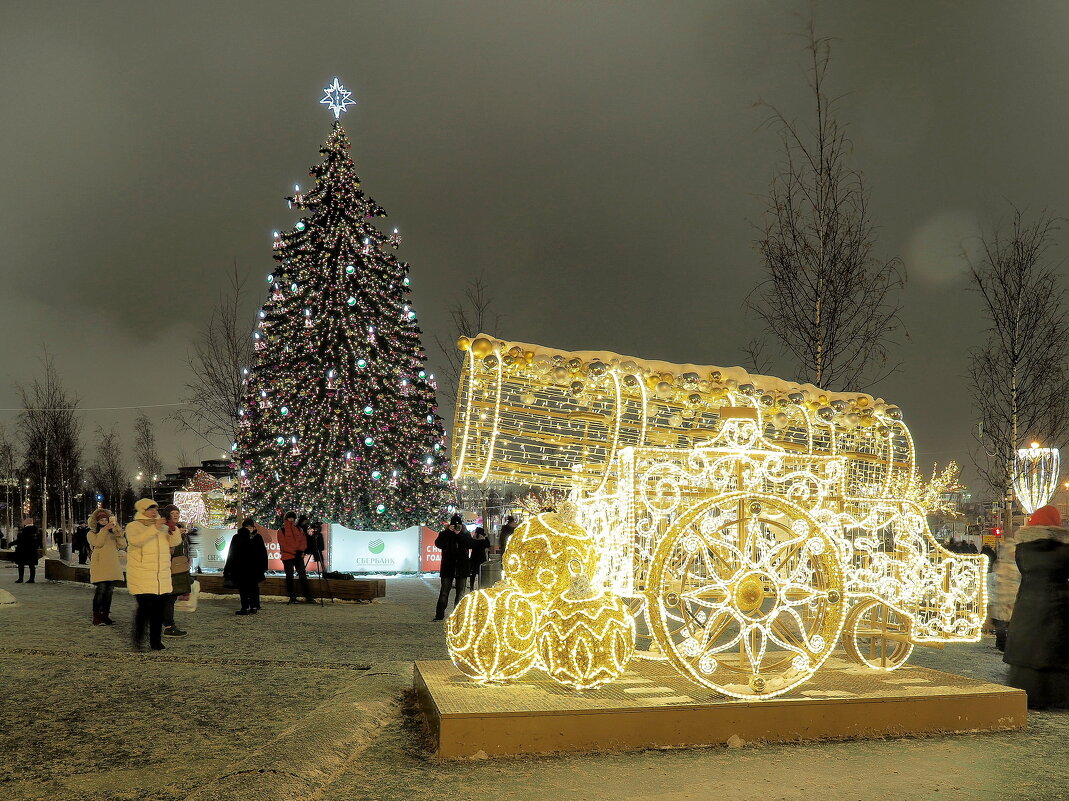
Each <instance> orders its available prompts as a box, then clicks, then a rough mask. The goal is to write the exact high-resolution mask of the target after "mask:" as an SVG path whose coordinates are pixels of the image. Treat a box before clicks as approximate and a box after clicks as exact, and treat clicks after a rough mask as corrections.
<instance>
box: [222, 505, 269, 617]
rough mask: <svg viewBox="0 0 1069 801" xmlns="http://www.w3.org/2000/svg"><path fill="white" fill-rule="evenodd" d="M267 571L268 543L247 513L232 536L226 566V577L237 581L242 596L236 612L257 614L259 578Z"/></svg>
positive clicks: (236, 584) (236, 613)
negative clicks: (266, 543)
mask: <svg viewBox="0 0 1069 801" xmlns="http://www.w3.org/2000/svg"><path fill="white" fill-rule="evenodd" d="M266 572H267V546H266V545H265V544H264V538H263V537H261V536H260V532H259V531H258V530H257V528H256V521H255V520H253V519H252V518H251V517H246V518H245V520H244V521H243V522H242V524H241V528H239V529H238V530H237V533H236V534H235V535H234V537H233V539H231V540H230V552H229V553H228V554H227V556H226V565H225V566H224V567H223V578H225V579H227V580H228V581H231V582H233V583H234V586H236V587H237V588H238V596H239V597H240V598H241V609H239V610H238V611H237V612H235V613H234V614H235V615H255V614H256V613H257V612H259V611H260V582H261V581H263V580H264V574H265V573H266Z"/></svg>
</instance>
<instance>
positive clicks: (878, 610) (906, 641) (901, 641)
mask: <svg viewBox="0 0 1069 801" xmlns="http://www.w3.org/2000/svg"><path fill="white" fill-rule="evenodd" d="M912 625H913V621H912V619H911V618H910V617H909V616H908V615H906V614H903V613H902V612H899V611H898V610H897V609H895V608H894V607H893V606H890V605H889V604H886V603H884V602H883V601H878V600H876V599H875V598H866V599H864V600H862V601H859V602H858V604H857V605H856V606H854V608H853V609H851V610H850V613H849V614H848V615H847V616H846V626H845V628H844V631H843V648H845V649H846V652H847V653H848V654H849V655H850V657H851V659H853V660H854V661H855V662H857V663H858V664H859V665H865V666H866V667H870V668H872V669H874V670H887V671H891V670H894V669H895V668H900V667H902V665H904V664H905V663H906V660H907V659H909V656H910V654H912V653H913V641H912V640H911V639H910V630H911V628H912Z"/></svg>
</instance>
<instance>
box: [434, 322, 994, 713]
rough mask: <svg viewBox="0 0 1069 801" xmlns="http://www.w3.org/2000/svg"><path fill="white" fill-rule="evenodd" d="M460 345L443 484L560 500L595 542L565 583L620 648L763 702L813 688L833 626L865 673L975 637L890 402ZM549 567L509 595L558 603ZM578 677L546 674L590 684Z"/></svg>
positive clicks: (974, 618)
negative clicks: (594, 593)
mask: <svg viewBox="0 0 1069 801" xmlns="http://www.w3.org/2000/svg"><path fill="white" fill-rule="evenodd" d="M459 344H460V346H461V347H462V349H465V350H468V358H467V359H466V361H465V375H464V376H463V379H464V380H462V383H461V386H462V389H461V397H460V399H459V401H458V409H457V426H456V430H455V434H454V449H455V450H456V451H457V453H458V454H459V455H460V458H457V460H456V462H457V464H458V470H457V473H458V476H460V475H462V474H467V475H470V476H473V477H478V478H481V479H484V480H485V479H486V478H487V477H489V478H502V479H506V480H512V481H524V482H526V483H530V484H534V485H536V486H541V487H547V488H560V489H568V490H570V491H571V493H572V498H573V499H574V503H575V505H576V507H577V515H576V517H577V521H578V523H579V524H580V527H581V529H583V530H585V532H587V533H589V535H591V536H590V537H589V540H588V541H589V543H590V547H591V548H593V549H594V550H595V561H596V565H594V566H593V567H588V566H584V567H583V570H582V572H583V574H584V575H589V576H591V577H592V578H593V581H594V585H595V590H598V589H601V590H603V591H605V592H607V593H611V594H613V595H615V596H619V597H620V598H622V599H623V600H624V601H625V602H626V604H627V607H628V608H629V609H630V611H631V613H632V614H633V615H634V620H635V630H634V631H635V636H636V642H637V648H638V652H637V653H638V655H640V656H642V657H644V658H661V659H668V660H670V661H671V662H672V664H673V665H675V666H676V667H677V668H678V669H679V670H680V671H681V672H682V673H683V674H684V675H687V676H688V677H690V678H691V679H693V680H694V681H696V682H698V683H700V684H703V685H705V686H707V687H711V688H714V689H716V690H718V691H720V692H722V693H725V694H727V695H731V696H736V697H740V698H769V697H774V696H775V695H779V694H782V693H784V692H788V691H789V690H790V689H792V688H794V687H797V686H799V685H800V684H801V683H803V682H804V681H806V680H807V679H808V678H809V677H810V676H812V675H813V673H814V672H815V671H816V670H818V669H819V668H820V666H821V665H822V664H823V662H824V660H825V659H826V658H827V656H828V654H829V653H830V651H831V649H832V648H834V647H835V645H836V643H837V642H838V641H839V639H840V634H841V636H842V641H843V643H844V646H845V647H846V648H847V652H848V654H849V655H851V656H852V657H853V658H854V660H855V661H857V662H858V663H859V664H861V665H864V666H867V667H870V668H873V669H880V670H893V669H895V668H896V667H899V666H900V665H901V664H903V663H904V662H905V660H906V659H907V658H908V657H909V655H910V653H911V651H912V647H913V645H914V644H915V643H926V642H952V641H961V640H976V639H978V638H979V635H980V628H981V626H982V624H983V621H984V610H985V606H986V599H985V597H984V567H985V562H984V559H983V558H982V557H979V556H970V555H960V554H953V553H950V552H949V551H946V550H945V549H943V548H942V547H941V546H939V545H938V543H937V542H936V541H935V539H934V538H933V537H932V536H931V533H930V532H929V531H928V528H927V524H926V522H925V517H924V512H925V510H924V509H922V508H921V507H920V506H919V505H917V503H916V502H915V501H916V497H917V496H916V495H915V493H912V492H911V491H910V490H909V487H912V486H913V484H914V483H915V482H914V477H915V470H914V465H915V459H914V450H913V442H912V439H911V437H910V435H909V431H908V429H907V428H906V426H905V425H904V424H903V423H902V422H901V412H900V411H899V410H898V408H897V407H895V406H892V405H889V404H887V403H885V402H884V401H883V400H881V399H879V398H872V397H871V396H868V395H860V394H857V393H839V394H835V393H826V392H824V391H822V390H819V389H818V388H816V387H811V386H808V385H807V386H799V385H797V384H790V383H788V382H784V381H780V380H779V379H775V378H770V377H767V376H750V375H749V374H747V373H745V372H744V371H742V370H740V369H739V368H732V369H724V368H709V367H695V366H693V365H686V366H682V367H681V366H678V365H669V364H667V363H661V362H639V361H638V360H635V359H629V358H628V357H624V356H617V355H616V354H611V353H555V352H552V351H547V350H546V349H544V348H540V347H538V346H534V345H522V344H518V343H517V344H510V343H505V342H501V341H498V340H493V339H491V338H489V337H485V336H480V337H478V338H476V339H475V340H468V339H466V338H464V339H462V340H461V341H460V343H459ZM555 528H559V526H553V525H551V526H548V527H546V526H541V527H540V531H541V533H539V534H538V535H537V536H535V537H533V538H532V545H535V544H537V545H538V549H539V552H540V553H544V554H547V555H550V556H552V555H553V554H558V555H559V554H565V553H567V552H568V550H569V546H568V543H569V542H575V543H577V542H578V541H579V540H578V539H576V537H574V536H570V535H568V536H563V535H562V537H563V538H562V539H561V540H560V542H556V540H555V539H554V537H555V536H556V535H554V533H553V531H554V529H555ZM547 531H548V534H547V533H546V532H547ZM543 535H545V536H543ZM583 536H584V537H585V536H586V535H585V534H584V535H583ZM540 537H541V538H542V539H545V540H546V541H545V542H544V543H541V544H538V541H539V538H540ZM579 539H582V538H579ZM513 542H519V541H517V540H516V539H515V538H514V540H513ZM511 550H512V546H511V545H510V551H511ZM533 554H534V551H532V555H533ZM517 555H518V554H517ZM509 559H510V556H509V554H506V564H505V569H506V572H507V573H508V572H510V568H509V564H508V562H509ZM514 561H515V560H514ZM560 561H561V560H558V559H556V558H541V557H540V558H535V559H534V560H533V561H532V562H530V564H528V563H527V562H517V563H516V565H515V570H514V571H513V572H515V576H516V580H517V584H518V585H522V584H523V583H524V581H526V578H525V577H524V576H525V575H526V574H527V573H529V572H530V570H531V569H534V570H535V573H534V574H533V575H538V576H539V577H540V578H539V585H540V586H539V588H538V591H537V595H538V604H539V606H540V608H543V609H545V608H550V607H552V606H553V604H554V603H556V602H557V600H559V599H560V598H562V597H563V593H564V589H563V587H564V584H563V580H564V578H565V576H566V575H567V573H568V571H569V570H570V569H571V568H570V567H569V566H563V565H562V564H558V562H560ZM571 561H576V560H575V559H574V558H569V562H571ZM580 561H581V560H580ZM547 571H548V572H547ZM554 571H556V572H557V574H558V575H557V578H555V579H554V578H553V576H552V573H553V572H554ZM525 592H535V590H534V589H530V590H525ZM532 597H533V596H532ZM614 603H615V602H614ZM611 605H614V604H610V606H611ZM562 630H563V629H562ZM567 630H569V631H570V630H572V629H571V627H568V629H567ZM577 636H578V635H577ZM558 639H559V638H558ZM580 639H582V637H580ZM555 647H556V649H557V652H559V653H561V654H563V653H564V652H563V651H560V646H559V644H558V645H557V646H555ZM564 661H567V660H564ZM543 662H544V658H543ZM561 664H563V662H561ZM569 664H571V663H569ZM580 673H582V674H584V675H585V670H578V669H577V668H576V667H575V666H574V665H572V667H569V668H567V669H566V670H564V671H563V672H562V674H561V675H563V676H565V677H566V678H565V679H564V680H565V681H566V682H570V683H571V684H570V686H573V685H574V686H590V685H589V684H585V682H587V681H588V680H590V679H589V678H584V677H583V676H581V675H579V674H580ZM600 675H601V677H602V678H603V677H604V675H605V674H600ZM599 680H600V679H599Z"/></svg>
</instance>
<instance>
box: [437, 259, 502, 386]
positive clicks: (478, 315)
mask: <svg viewBox="0 0 1069 801" xmlns="http://www.w3.org/2000/svg"><path fill="white" fill-rule="evenodd" d="M493 307H494V299H493V294H492V292H491V291H490V287H489V285H488V284H487V283H486V279H485V278H484V277H483V275H482V274H480V275H477V276H476V277H475V278H472V279H471V280H470V281H469V282H468V284H467V286H466V287H465V288H464V294H463V296H462V297H460V298H457V299H456V301H455V302H454V303H453V306H452V308H450V310H449V315H450V317H451V318H452V321H453V327H452V331H451V333H452V339H448V340H446V341H443V340H442V338H441V337H439V336H437V335H436V336H435V337H434V342H435V344H436V345H437V346H438V350H439V351H440V352H441V354H442V356H443V358H444V359H445V365H446V371H445V374H444V375H443V376H442V380H441V381H440V382H439V383H440V384H442V385H443V386H444V388H445V390H446V391H447V392H448V393H449V398H450V400H451V401H452V402H456V397H457V388H458V387H459V386H460V371H461V368H462V367H463V366H464V354H463V353H462V352H461V351H459V350H457V340H458V339H460V337H464V336H469V337H470V336H475V335H476V334H479V333H487V334H498V328H500V326H501V315H500V313H498V312H497V311H496V310H494V308H493Z"/></svg>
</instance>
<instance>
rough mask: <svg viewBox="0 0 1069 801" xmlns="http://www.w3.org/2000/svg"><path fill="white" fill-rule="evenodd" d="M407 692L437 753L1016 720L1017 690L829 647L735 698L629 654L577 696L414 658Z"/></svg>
mask: <svg viewBox="0 0 1069 801" xmlns="http://www.w3.org/2000/svg"><path fill="white" fill-rule="evenodd" d="M414 683H415V690H416V693H417V695H418V697H419V700H420V706H421V707H422V709H423V712H424V714H425V716H426V718H427V722H428V724H429V727H430V729H431V732H432V734H433V739H434V743H435V745H436V748H437V754H438V756H439V757H443V758H446V759H456V758H465V757H472V756H475V755H477V754H479V752H483V753H484V754H486V755H488V756H506V755H519V754H546V753H553V752H567V751H628V750H637V749H642V748H664V747H681V746H708V745H723V744H725V743H727V742H728V740H729V739H731V738H732V736H733V735H734V736H736V737H738V738H741V739H742V740H743V741H747V742H749V741H764V742H786V741H798V740H822V739H844V738H868V737H887V736H896V735H906V734H921V733H937V732H947V733H950V732H966V731H997V730H1005V729H1018V728H1024V727H1025V725H1026V723H1027V703H1026V698H1025V694H1024V692H1022V691H1021V690H1015V689H1013V688H1011V687H1003V686H1002V685H998V684H988V683H987V682H982V681H977V680H975V679H969V678H965V677H962V676H954V675H951V674H949V673H942V672H940V671H937V670H930V669H928V668H920V667H908V666H907V667H903V668H900V669H899V670H896V671H894V672H892V673H879V672H876V671H871V670H866V669H861V668H859V667H857V666H856V665H854V664H852V663H850V662H847V661H846V659H845V658H843V659H837V658H835V657H834V656H833V657H832V658H831V659H829V660H828V663H826V665H825V666H824V667H823V668H821V670H820V672H819V673H818V674H817V675H816V676H814V677H813V678H812V679H810V680H809V681H808V682H807V683H806V684H803V685H802V686H800V687H799V688H797V689H796V690H795V691H794V692H792V693H789V694H787V695H785V696H780V697H777V698H773V699H770V700H768V701H738V700H732V699H728V698H724V697H722V696H719V695H717V694H716V693H714V692H712V691H710V690H707V689H705V688H703V687H700V686H698V685H696V684H692V683H691V682H690V681H688V680H687V679H684V678H683V677H682V676H680V675H679V674H678V673H676V671H675V670H673V669H672V667H671V666H670V665H668V664H667V663H665V662H648V661H641V660H636V661H635V662H633V663H632V665H631V668H630V669H629V670H628V672H627V673H626V674H625V675H624V676H623V677H622V678H621V679H620V680H619V681H617V682H614V683H613V684H611V685H609V686H607V687H603V688H601V689H598V690H592V691H588V692H585V693H576V692H572V691H570V690H566V689H564V688H563V687H561V686H560V685H558V684H556V683H555V682H552V681H551V680H549V679H548V678H547V677H546V676H545V675H544V674H542V673H540V672H537V671H532V672H531V673H529V674H528V675H527V676H525V677H524V679H523V681H522V682H521V683H517V684H512V685H506V686H498V687H484V686H480V685H477V684H475V683H474V682H472V681H470V680H469V679H468V678H467V677H465V676H464V675H463V674H462V673H460V672H459V671H458V670H457V669H456V668H455V667H453V665H452V663H450V662H416V663H415V677H414Z"/></svg>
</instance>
